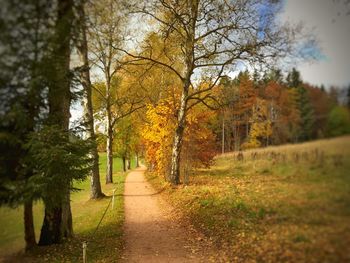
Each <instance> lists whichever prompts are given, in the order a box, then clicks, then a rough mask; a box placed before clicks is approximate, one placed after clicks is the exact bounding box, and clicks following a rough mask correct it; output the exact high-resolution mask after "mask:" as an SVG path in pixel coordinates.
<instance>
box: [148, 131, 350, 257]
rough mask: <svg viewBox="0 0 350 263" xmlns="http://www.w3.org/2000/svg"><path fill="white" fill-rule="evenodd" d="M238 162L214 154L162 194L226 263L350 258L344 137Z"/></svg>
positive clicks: (349, 151)
mask: <svg viewBox="0 0 350 263" xmlns="http://www.w3.org/2000/svg"><path fill="white" fill-rule="evenodd" d="M238 159H239V158H238V156H237V154H227V155H223V156H220V157H218V158H217V159H216V160H215V165H214V166H213V167H212V168H211V169H203V170H198V171H195V173H194V174H193V175H192V177H191V181H190V184H189V185H185V186H184V185H181V186H179V187H177V188H170V187H168V188H167V190H166V191H165V194H166V196H167V197H168V199H169V201H170V202H171V203H172V204H173V205H174V206H175V207H177V208H178V209H179V210H181V211H182V213H183V214H185V215H186V216H187V217H189V218H190V219H191V221H192V222H193V223H194V224H195V226H197V227H198V228H199V229H201V230H202V231H203V232H204V233H206V235H207V236H208V237H210V238H211V239H212V240H214V242H215V243H216V244H217V245H218V246H219V247H221V248H222V249H223V250H225V251H226V253H227V254H228V255H229V259H230V260H231V261H238V262H240V261H242V262H247V261H261V262H282V261H283V262H320V261H322V262H349V261H350V255H349V253H348V248H349V247H350V224H349V222H350V173H349V171H350V137H342V138H336V139H332V140H323V141H315V142H311V143H304V144H299V145H287V146H280V147H271V148H266V149H260V150H254V151H247V152H244V153H243V160H241V161H239V160H238ZM148 176H149V178H150V181H151V182H152V183H153V184H154V185H155V186H156V187H157V188H161V187H164V183H163V182H162V180H161V179H159V177H154V176H152V175H150V174H149V175H148Z"/></svg>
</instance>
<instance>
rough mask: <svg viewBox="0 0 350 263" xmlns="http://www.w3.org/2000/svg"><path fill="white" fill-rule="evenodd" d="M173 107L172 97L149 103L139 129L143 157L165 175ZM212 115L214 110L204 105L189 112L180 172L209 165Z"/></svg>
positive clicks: (173, 116) (168, 161)
mask: <svg viewBox="0 0 350 263" xmlns="http://www.w3.org/2000/svg"><path fill="white" fill-rule="evenodd" d="M176 106H177V105H176V103H175V100H174V99H173V98H166V99H161V100H160V101H159V102H158V104H157V105H155V106H153V105H151V104H149V105H148V106H147V112H146V119H147V124H146V125H145V127H144V129H143V131H142V138H143V143H144V145H145V149H146V151H145V157H146V160H147V162H148V163H149V164H150V168H151V169H154V170H155V171H156V172H157V173H158V174H160V175H163V176H165V177H166V176H168V173H169V169H170V161H171V158H170V156H171V147H172V143H173V141H172V140H173V135H174V130H175V125H176V109H177V108H176ZM213 117H214V113H213V112H211V111H209V110H208V109H205V108H203V107H194V108H192V109H191V111H190V112H189V114H188V116H187V120H186V121H187V126H186V130H185V136H184V141H183V150H182V158H181V167H182V170H183V172H186V171H185V170H190V169H191V168H192V167H203V166H204V167H208V166H209V165H210V163H211V161H212V159H213V157H214V155H215V153H216V146H215V135H214V133H213V132H212V130H211V129H209V127H208V123H209V122H210V121H211V119H212V118H213Z"/></svg>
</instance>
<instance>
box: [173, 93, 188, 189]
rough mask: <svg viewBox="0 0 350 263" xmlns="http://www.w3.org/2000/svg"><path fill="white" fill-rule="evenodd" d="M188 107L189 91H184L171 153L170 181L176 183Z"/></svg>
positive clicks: (178, 175)
mask: <svg viewBox="0 0 350 263" xmlns="http://www.w3.org/2000/svg"><path fill="white" fill-rule="evenodd" d="M186 108H187V91H185V92H183V93H182V95H181V103H180V108H179V113H178V123H177V127H176V130H175V136H174V143H173V149H172V153H171V168H170V178H169V181H170V182H171V183H172V184H174V185H177V184H179V183H180V155H181V148H182V140H183V135H184V130H185V120H186Z"/></svg>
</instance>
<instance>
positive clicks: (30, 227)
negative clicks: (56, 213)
mask: <svg viewBox="0 0 350 263" xmlns="http://www.w3.org/2000/svg"><path fill="white" fill-rule="evenodd" d="M24 239H25V241H26V247H25V250H30V249H31V248H33V247H35V246H36V241H35V231H34V222H33V201H32V200H29V201H26V202H25V203H24Z"/></svg>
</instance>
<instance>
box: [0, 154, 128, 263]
mask: <svg viewBox="0 0 350 263" xmlns="http://www.w3.org/2000/svg"><path fill="white" fill-rule="evenodd" d="M105 163H106V154H105V153H101V154H100V175H101V185H102V188H103V192H104V193H105V194H106V195H107V197H106V198H104V199H102V200H98V201H92V200H89V188H90V180H89V178H87V179H86V180H85V181H84V182H81V183H76V184H75V185H74V186H75V187H77V188H79V189H81V191H78V192H74V193H73V194H72V196H71V198H72V202H71V207H72V214H73V228H74V231H75V237H74V238H73V239H71V240H69V241H68V242H66V243H64V244H62V245H55V246H50V247H40V248H38V249H36V250H34V251H33V252H31V253H29V254H28V255H26V256H25V257H24V256H23V255H22V253H21V252H19V251H21V250H23V247H24V237H23V220H22V218H23V209H22V207H19V208H16V209H11V208H7V207H2V208H0V215H1V216H0V225H1V228H0V234H1V238H0V261H1V257H4V258H6V257H8V256H9V255H11V254H13V253H18V252H19V254H18V255H16V256H11V257H10V258H9V259H8V261H9V262H11V261H12V262H13V261H17V262H22V261H24V260H26V261H29V262H79V261H82V249H81V247H82V242H83V241H88V259H89V260H90V262H114V261H116V260H117V258H118V255H119V254H120V253H119V252H120V251H121V249H122V238H121V236H122V224H123V220H124V211H123V209H124V205H123V197H122V193H123V191H124V178H125V174H123V173H122V172H121V170H122V168H121V167H122V162H121V159H119V158H114V169H113V170H114V171H113V172H114V175H113V179H114V184H110V185H105V183H104V182H105V171H106V164H105ZM113 189H117V190H116V195H117V196H116V198H115V205H114V209H113V210H111V207H110V208H109V210H108V211H107V213H106V215H105V218H104V219H103V221H102V223H101V225H100V227H99V229H98V230H97V231H96V234H94V231H95V229H96V226H97V225H98V223H99V221H100V219H101V216H102V214H103V213H104V211H105V209H106V207H107V205H108V203H109V202H110V200H111V195H112V191H113ZM33 210H34V220H35V232H36V235H37V240H38V238H39V234H40V227H41V224H42V220H43V212H44V208H43V204H42V203H41V202H37V203H36V204H35V206H34V209H33ZM39 254H40V256H38V255H39Z"/></svg>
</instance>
